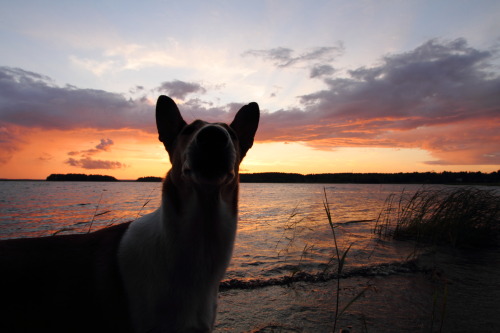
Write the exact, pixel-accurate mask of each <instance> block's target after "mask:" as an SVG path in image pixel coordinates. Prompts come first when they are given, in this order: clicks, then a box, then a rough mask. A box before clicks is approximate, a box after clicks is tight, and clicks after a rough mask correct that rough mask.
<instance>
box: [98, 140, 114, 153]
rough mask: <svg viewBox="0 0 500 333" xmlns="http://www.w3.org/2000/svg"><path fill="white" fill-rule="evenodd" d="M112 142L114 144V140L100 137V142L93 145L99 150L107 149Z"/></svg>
mask: <svg viewBox="0 0 500 333" xmlns="http://www.w3.org/2000/svg"><path fill="white" fill-rule="evenodd" d="M113 144H114V142H113V140H111V139H101V143H100V144H98V145H97V146H95V147H96V149H99V150H104V151H108V150H109V147H111V146H112V145H113Z"/></svg>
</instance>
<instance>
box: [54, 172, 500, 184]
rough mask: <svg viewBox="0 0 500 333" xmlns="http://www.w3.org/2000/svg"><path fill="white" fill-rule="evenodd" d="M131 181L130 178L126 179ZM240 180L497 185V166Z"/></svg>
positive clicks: (79, 177) (67, 177)
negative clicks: (484, 169) (488, 169)
mask: <svg viewBox="0 0 500 333" xmlns="http://www.w3.org/2000/svg"><path fill="white" fill-rule="evenodd" d="M46 180H48V181H94V182H116V181H118V180H117V179H116V178H115V177H113V176H106V175H85V174H79V173H68V174H51V175H50V176H48V177H47V179H46ZM162 180H163V178H162V177H155V176H146V177H139V178H137V179H136V180H135V181H136V182H161V181H162ZM129 181H131V180H129ZM240 182H242V183H316V184H336V183H340V184H342V183H351V184H471V185H481V184H484V185H486V184H488V185H500V170H499V171H495V172H492V173H483V172H466V171H464V172H450V171H445V172H406V173H403V172H400V173H319V174H307V175H302V174H299V173H285V172H262V173H242V174H240Z"/></svg>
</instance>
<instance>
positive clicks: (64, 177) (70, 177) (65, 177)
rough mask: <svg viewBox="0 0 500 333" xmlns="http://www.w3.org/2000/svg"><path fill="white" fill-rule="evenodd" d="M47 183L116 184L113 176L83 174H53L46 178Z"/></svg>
mask: <svg viewBox="0 0 500 333" xmlns="http://www.w3.org/2000/svg"><path fill="white" fill-rule="evenodd" d="M46 180H48V181H71V182H117V181H118V179H116V178H115V177H113V176H106V175H85V174H83V173H67V174H60V173H53V174H51V175H50V176H48V177H47V179H46Z"/></svg>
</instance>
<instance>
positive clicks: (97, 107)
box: [0, 67, 155, 132]
mask: <svg viewBox="0 0 500 333" xmlns="http://www.w3.org/2000/svg"><path fill="white" fill-rule="evenodd" d="M152 115H154V106H152V105H150V104H149V103H148V102H147V101H146V100H144V99H138V100H131V99H126V98H125V97H124V96H123V95H121V94H116V93H110V92H106V91H103V90H95V89H79V88H76V87H74V86H70V85H67V86H64V87H61V86H57V85H56V84H54V82H53V80H52V79H50V78H49V77H47V76H43V75H40V74H37V73H33V72H29V71H26V70H23V69H20V68H11V67H0V122H2V123H4V124H8V125H11V126H22V127H27V128H41V129H59V130H70V129H81V128H94V129H122V128H134V129H142V130H145V131H148V132H154V131H155V125H154V117H153V116H152Z"/></svg>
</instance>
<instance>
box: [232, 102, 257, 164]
mask: <svg viewBox="0 0 500 333" xmlns="http://www.w3.org/2000/svg"><path fill="white" fill-rule="evenodd" d="M259 118H260V111H259V105H258V104H257V103H255V102H252V103H250V104H248V105H245V106H244V107H242V108H241V109H240V111H238V113H236V116H235V117H234V120H233V122H232V123H231V125H230V126H231V128H232V129H233V130H234V131H235V132H236V134H237V135H238V139H239V141H240V154H241V158H242V159H243V157H245V155H246V153H247V151H248V149H250V148H251V147H252V145H253V139H254V137H255V132H257V127H258V126H259Z"/></svg>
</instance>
